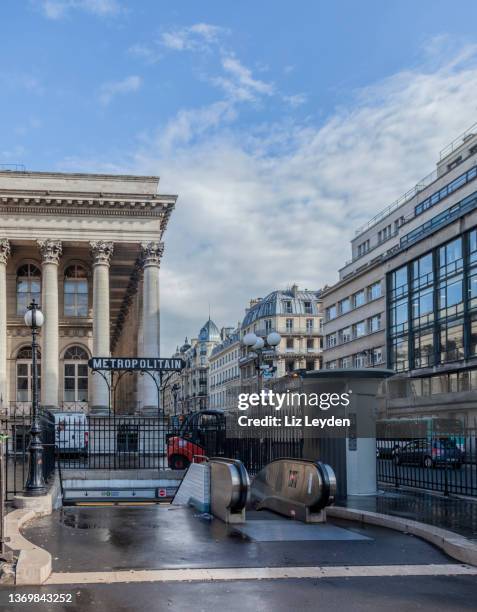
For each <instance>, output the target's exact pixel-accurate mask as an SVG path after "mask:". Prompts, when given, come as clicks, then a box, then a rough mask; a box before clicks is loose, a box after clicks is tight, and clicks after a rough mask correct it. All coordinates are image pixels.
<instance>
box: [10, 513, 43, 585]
mask: <svg viewBox="0 0 477 612" xmlns="http://www.w3.org/2000/svg"><path fill="white" fill-rule="evenodd" d="M36 517H37V514H36V512H34V511H33V510H28V509H23V508H21V509H19V510H14V511H13V512H10V513H9V514H7V516H6V518H5V531H6V535H7V536H8V537H9V538H10V540H9V542H8V547H9V548H11V549H12V550H19V551H20V555H19V557H18V561H17V565H16V570H15V584H17V585H26V584H29V585H34V584H35V585H38V584H43V582H45V580H46V579H47V578H48V576H49V575H50V574H51V569H52V568H51V555H50V553H49V552H48V551H46V550H44V549H43V548H40V547H39V546H35V545H34V544H33V543H32V542H30V541H29V540H27V539H26V538H24V537H23V536H22V534H21V533H20V527H22V525H24V524H25V523H26V522H27V521H31V520H32V519H34V518H36Z"/></svg>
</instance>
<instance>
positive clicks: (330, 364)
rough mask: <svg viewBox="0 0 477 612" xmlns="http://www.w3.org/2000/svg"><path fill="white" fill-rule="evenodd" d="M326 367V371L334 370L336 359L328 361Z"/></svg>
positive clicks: (336, 364)
mask: <svg viewBox="0 0 477 612" xmlns="http://www.w3.org/2000/svg"><path fill="white" fill-rule="evenodd" d="M326 367H327V369H328V370H334V369H336V368H337V367H338V362H337V361H336V359H333V361H328V363H327V364H326Z"/></svg>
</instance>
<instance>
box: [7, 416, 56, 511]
mask: <svg viewBox="0 0 477 612" xmlns="http://www.w3.org/2000/svg"><path fill="white" fill-rule="evenodd" d="M39 417H40V427H41V441H42V444H43V463H42V469H43V477H44V479H45V482H48V480H49V479H50V478H51V476H52V475H53V473H54V471H55V420H54V417H53V415H52V414H51V412H48V411H47V410H43V409H40V412H39ZM30 428H31V417H30V414H26V413H25V412H24V411H23V410H18V411H13V412H10V414H8V415H2V416H1V417H0V430H1V431H2V433H3V435H4V436H6V440H5V443H4V448H5V483H6V484H5V488H6V498H7V500H10V499H12V497H13V496H14V495H17V494H19V493H21V492H22V491H23V488H24V485H25V482H26V479H27V476H28V460H29V453H28V448H29V444H30Z"/></svg>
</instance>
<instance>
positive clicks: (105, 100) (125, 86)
mask: <svg viewBox="0 0 477 612" xmlns="http://www.w3.org/2000/svg"><path fill="white" fill-rule="evenodd" d="M141 85H142V79H141V77H140V76H137V75H133V76H128V77H126V78H125V79H122V80H121V81H110V82H108V83H104V84H103V85H101V88H100V92H99V101H100V102H101V104H102V105H103V106H107V105H108V104H109V103H110V102H111V101H112V99H113V98H114V97H115V96H118V95H123V94H128V93H134V92H135V91H138V89H139V88H140V87H141Z"/></svg>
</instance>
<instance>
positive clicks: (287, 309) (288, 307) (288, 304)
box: [284, 300, 293, 314]
mask: <svg viewBox="0 0 477 612" xmlns="http://www.w3.org/2000/svg"><path fill="white" fill-rule="evenodd" d="M284 305H285V314H292V313H293V307H292V303H291V301H290V300H285V302H284Z"/></svg>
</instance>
